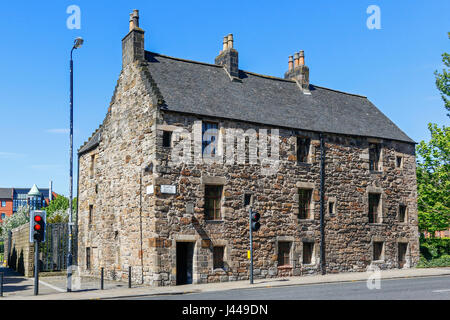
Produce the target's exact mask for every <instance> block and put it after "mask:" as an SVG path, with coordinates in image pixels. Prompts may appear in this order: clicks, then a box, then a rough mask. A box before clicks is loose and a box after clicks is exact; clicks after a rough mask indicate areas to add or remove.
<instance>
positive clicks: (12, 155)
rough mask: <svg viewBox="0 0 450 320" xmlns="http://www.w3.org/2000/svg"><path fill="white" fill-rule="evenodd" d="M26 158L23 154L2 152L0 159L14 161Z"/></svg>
mask: <svg viewBox="0 0 450 320" xmlns="http://www.w3.org/2000/svg"><path fill="white" fill-rule="evenodd" d="M23 156H25V155H24V154H23V153H15V152H0V159H12V158H19V157H23Z"/></svg>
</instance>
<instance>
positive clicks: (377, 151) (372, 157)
mask: <svg viewBox="0 0 450 320" xmlns="http://www.w3.org/2000/svg"><path fill="white" fill-rule="evenodd" d="M380 156H381V146H380V144H378V143H370V144H369V168H370V171H380Z"/></svg>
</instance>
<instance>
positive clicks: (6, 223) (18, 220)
mask: <svg viewBox="0 0 450 320" xmlns="http://www.w3.org/2000/svg"><path fill="white" fill-rule="evenodd" d="M28 211H29V209H28V207H19V208H18V209H17V211H16V212H15V213H14V214H13V215H11V216H9V217H6V218H5V219H4V220H3V221H2V223H1V230H2V234H1V235H2V238H3V239H7V238H8V232H9V231H11V230H12V229H14V228H17V227H20V226H21V225H23V224H25V223H27V222H28V221H30V216H29V214H28Z"/></svg>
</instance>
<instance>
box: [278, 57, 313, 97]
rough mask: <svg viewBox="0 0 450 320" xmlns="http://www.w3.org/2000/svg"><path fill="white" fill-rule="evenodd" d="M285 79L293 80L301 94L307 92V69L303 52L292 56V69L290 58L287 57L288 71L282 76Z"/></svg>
mask: <svg viewBox="0 0 450 320" xmlns="http://www.w3.org/2000/svg"><path fill="white" fill-rule="evenodd" d="M284 78H285V79H291V80H295V81H296V82H297V84H298V85H299V87H300V88H301V89H302V91H303V93H305V94H310V91H309V68H308V66H306V65H305V52H304V51H303V50H301V51H300V52H296V53H295V54H294V67H293V68H292V56H290V57H289V67H288V71H286V73H285V74H284Z"/></svg>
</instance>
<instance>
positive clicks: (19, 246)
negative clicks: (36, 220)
mask: <svg viewBox="0 0 450 320" xmlns="http://www.w3.org/2000/svg"><path fill="white" fill-rule="evenodd" d="M9 243H11V248H8V244H9ZM5 259H6V260H7V261H6V265H7V266H8V267H10V268H11V269H13V270H16V271H17V272H19V273H21V274H23V275H24V276H25V277H32V276H33V275H34V244H33V243H30V225H29V223H26V224H24V225H22V226H20V227H17V228H15V229H13V230H11V240H8V239H5Z"/></svg>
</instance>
